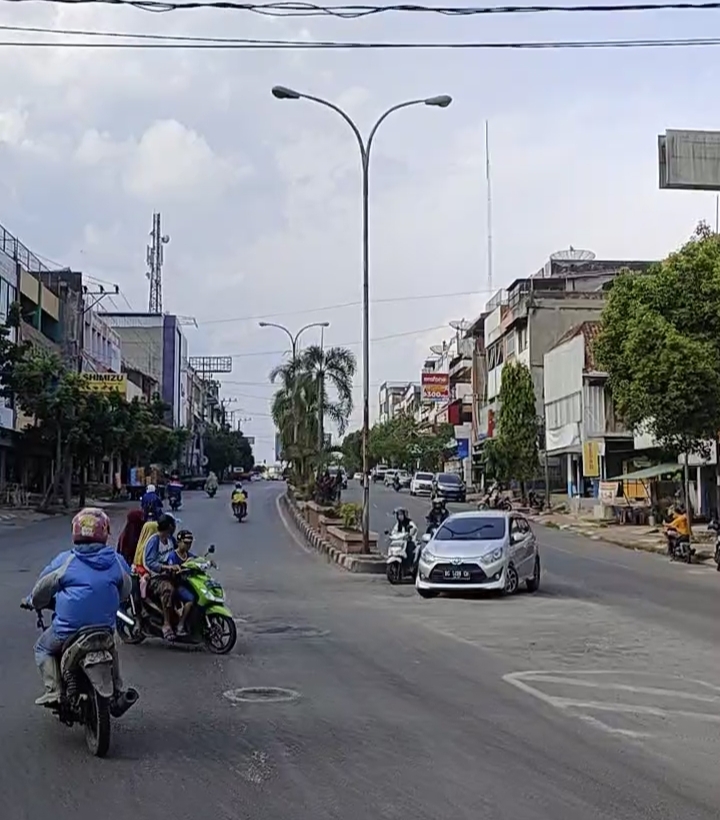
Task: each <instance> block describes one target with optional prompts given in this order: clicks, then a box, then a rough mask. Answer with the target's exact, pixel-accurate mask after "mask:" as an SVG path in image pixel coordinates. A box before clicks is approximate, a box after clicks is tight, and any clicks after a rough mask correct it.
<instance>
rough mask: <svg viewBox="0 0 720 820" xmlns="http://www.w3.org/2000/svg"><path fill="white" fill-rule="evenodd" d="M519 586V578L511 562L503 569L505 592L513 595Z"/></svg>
mask: <svg viewBox="0 0 720 820" xmlns="http://www.w3.org/2000/svg"><path fill="white" fill-rule="evenodd" d="M519 588H520V578H519V576H518V574H517V570H516V569H515V567H514V566H513V565H512V564H508V568H507V569H506V570H505V594H506V595H514V594H515V593H516V592H517V591H518V589H519Z"/></svg>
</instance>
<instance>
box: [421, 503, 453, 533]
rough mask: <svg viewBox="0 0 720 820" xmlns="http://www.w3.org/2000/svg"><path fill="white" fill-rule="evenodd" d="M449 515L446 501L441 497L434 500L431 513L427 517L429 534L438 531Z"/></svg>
mask: <svg viewBox="0 0 720 820" xmlns="http://www.w3.org/2000/svg"><path fill="white" fill-rule="evenodd" d="M449 515H450V513H449V511H448V508H447V506H446V505H445V499H444V498H440V497H439V496H436V497H435V498H433V500H432V504H431V507H430V512H429V513H428V514H427V515H426V516H425V520H426V521H427V525H428V526H427V532H431V531H432V530H436V529H437V528H438V527H439V526H440V525H441V524H442V522H443V521H444V520H445V519H446V518H447V517H448V516H449Z"/></svg>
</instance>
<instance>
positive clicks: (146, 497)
mask: <svg viewBox="0 0 720 820" xmlns="http://www.w3.org/2000/svg"><path fill="white" fill-rule="evenodd" d="M140 506H141V507H142V511H143V513H144V514H145V520H146V521H157V520H158V518H160V516H161V515H162V514H163V503H162V499H161V498H160V496H159V495H158V494H157V491H156V490H155V485H154V484H148V485H147V487H146V488H145V492H144V493H143V497H142V498H141V499H140Z"/></svg>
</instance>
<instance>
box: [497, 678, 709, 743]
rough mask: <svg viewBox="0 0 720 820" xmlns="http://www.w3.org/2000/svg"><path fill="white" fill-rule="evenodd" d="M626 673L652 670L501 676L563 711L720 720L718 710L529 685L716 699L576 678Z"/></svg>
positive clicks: (592, 720) (584, 717) (585, 717)
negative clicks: (569, 694)
mask: <svg viewBox="0 0 720 820" xmlns="http://www.w3.org/2000/svg"><path fill="white" fill-rule="evenodd" d="M626 674H630V675H632V674H635V675H643V676H645V677H647V676H648V675H649V674H651V673H647V672H625V671H623V670H621V669H615V670H610V669H603V670H593V671H590V670H587V671H586V670H578V671H566V672H542V671H526V672H511V673H509V674H507V675H503V680H504V681H505V682H506V683H509V684H511V685H512V686H515V687H516V688H517V689H520V690H521V691H522V692H525V693H526V694H528V695H532V696H533V697H534V698H537V699H538V700H541V701H542V702H543V703H547V704H548V705H549V706H553V707H554V708H556V709H560V710H563V711H567V710H578V711H582V710H587V711H599V712H611V713H615V714H627V715H647V716H651V717H658V718H673V717H679V718H691V719H693V720H701V721H705V722H708V723H720V712H718V713H707V712H692V711H688V710H685V709H666V708H660V707H658V706H640V705H636V704H630V703H610V702H606V701H597V700H577V699H574V698H565V697H559V696H556V695H549V694H547V692H543V691H542V690H541V689H537V688H536V687H535V686H532V685H531V682H532V683H559V684H563V685H567V686H586V687H589V688H596V689H601V690H602V691H607V690H613V691H625V692H628V693H633V694H647V695H656V696H660V697H673V698H676V699H678V700H680V699H684V700H695V701H699V702H700V703H710V704H713V703H718V702H719V700H720V699H718V698H716V697H706V696H703V695H694V694H692V693H690V692H682V691H678V690H672V689H662V688H657V687H644V686H630V685H628V684H614V683H606V682H605V681H602V680H598V682H597V683H592V682H591V681H583V680H579V679H578V677H577V676H579V675H596V676H606V675H626ZM658 677H662V678H670V679H674V680H677V681H682V682H683V683H693V684H696V685H702V686H705V687H708V688H711V689H713V690H714V691H717V689H718V687H716V686H714V685H713V684H710V683H707V682H706V681H698V680H694V679H688V678H682V677H673V676H666V675H660V676H658ZM578 717H579V718H580V719H581V720H584V721H585V722H587V723H591V724H593V725H597V724H598V723H600V724H602V721H597V718H593V717H592V716H589V715H578ZM604 727H605V724H603V725H602V726H599V727H598V728H604ZM608 729H610V730H612V727H607V728H606V729H605V730H606V731H607V730H608ZM612 731H613V732H614V733H617V734H625V735H627V736H628V737H633V736H640V735H638V733H633V732H630V731H629V730H612Z"/></svg>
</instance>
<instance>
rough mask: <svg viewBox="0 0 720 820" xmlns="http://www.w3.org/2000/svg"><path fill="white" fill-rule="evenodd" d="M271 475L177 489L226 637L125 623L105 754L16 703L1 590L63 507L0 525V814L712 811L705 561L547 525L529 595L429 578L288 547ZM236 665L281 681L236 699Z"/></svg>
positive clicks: (269, 817)
mask: <svg viewBox="0 0 720 820" xmlns="http://www.w3.org/2000/svg"><path fill="white" fill-rule="evenodd" d="M283 489H284V486H283V485H281V484H279V483H267V484H254V485H253V487H252V489H251V498H250V515H249V518H248V520H247V521H246V522H244V523H243V524H237V523H236V522H235V521H234V519H233V518H232V517H231V516H230V512H229V491H228V490H227V489H222V490H221V492H220V493H219V495H218V496H217V497H216V498H215V499H208V498H206V497H205V496H204V495H201V494H192V495H190V494H188V495H187V497H186V504H185V508H184V510H183V511H182V513H181V517H182V522H183V525H184V526H189V527H190V528H192V529H193V530H194V531H195V534H196V538H197V542H202V543H211V542H212V543H215V544H216V547H217V555H216V558H217V561H218V564H219V565H220V568H219V570H218V576H219V578H220V579H221V580H222V581H223V583H224V584H225V586H226V590H227V594H228V598H229V601H230V603H231V606H232V607H233V610H234V611H235V613H236V614H237V616H238V618H239V619H240V620H239V627H240V634H241V639H240V643H239V645H238V648H237V650H236V651H235V652H234V653H232V654H231V655H230V656H228V657H225V658H216V657H213V656H211V655H209V654H207V653H205V652H201V651H186V650H183V649H181V648H178V647H168V646H164V645H162V644H161V643H160V642H156V641H150V642H147V643H146V644H143V645H142V646H140V647H124V648H123V652H122V661H123V666H124V673H125V677H126V679H127V680H128V682H131V683H133V684H134V685H136V686H137V687H138V688H139V689H140V691H141V697H142V700H141V702H140V703H139V704H138V706H137V707H136V708H135V709H133V710H132V711H130V712H129V713H128V714H127V715H126V716H125V718H124V719H123V720H122V721H121V722H119V723H117V724H115V728H116V733H115V736H114V743H113V749H112V756H111V757H109V758H108V759H106V760H102V761H100V760H95V759H92V758H90V757H89V756H88V755H87V753H86V751H85V747H84V744H83V741H82V735H81V733H80V731H79V730H67V729H65V728H64V727H61V726H59V725H58V724H57V723H55V722H54V721H53V719H51V717H50V716H49V715H48V714H46V713H44V712H43V711H42V710H40V709H38V708H36V707H34V706H33V703H32V701H33V699H34V697H35V696H36V692H37V690H38V689H39V678H38V677H37V672H36V670H35V668H34V667H33V662H32V651H31V646H32V642H33V640H34V638H35V629H34V620H33V618H32V617H31V616H30V615H29V614H27V613H24V612H21V611H20V610H19V609H18V607H17V602H18V601H19V599H20V597H21V596H22V595H24V594H25V593H26V592H27V591H28V589H29V588H30V586H31V584H32V582H33V580H34V576H35V574H36V572H37V571H38V570H39V569H40V568H41V567H42V565H43V564H44V563H45V562H46V561H47V560H48V559H49V558H50V557H51V556H52V555H53V554H54V553H55V552H57V551H58V550H59V549H60V548H61V547H62V546H63V544H64V533H65V531H66V530H67V522H66V521H57V520H54V521H50V522H46V523H42V524H37V525H34V526H32V527H28V528H27V529H25V530H22V531H19V532H12V531H9V532H1V533H0V570H1V571H2V572H1V574H0V585H1V588H0V616H1V617H2V623H3V624H4V626H5V639H4V647H3V649H4V652H3V657H2V663H0V738H1V739H2V744H1V748H2V750H1V751H0V763H1V764H2V765H0V794H1V795H2V798H3V801H2V802H3V809H2V817H3V820H40V818H43V820H45V819H47V820H50V818H52V819H53V820H96V818H97V817H98V816H99V814H107V815H109V816H112V817H113V820H185V819H186V818H187V819H188V820H189V819H190V818H192V819H193V820H197V818H199V817H212V818H214V820H230V819H231V818H232V820H238V818H258V819H259V818H262V820H281V819H282V820H289V819H290V818H291V819H292V820H311V819H312V820H326V819H329V818H333V820H367V818H378V819H381V820H385V818H387V820H391V819H392V820H445V819H446V818H453V820H466V819H467V820H477V818H479V817H482V818H483V820H631V818H632V820H664V819H665V818H667V820H670V819H671V818H672V820H677V818H683V820H709V819H710V818H713V819H714V820H715V818H717V815H718V807H720V784H719V783H718V777H717V761H718V759H720V755H719V752H720V744H719V743H718V737H719V736H720V663H719V662H718V660H717V654H718V653H717V648H718V642H717V640H716V638H715V633H716V630H715V628H714V627H715V622H716V621H717V618H718V614H719V613H720V608H719V607H718V605H717V599H716V597H715V591H716V590H717V589H718V583H720V579H719V578H718V577H717V574H716V573H712V572H711V571H705V570H703V569H702V568H685V567H677V566H672V567H671V566H669V565H668V564H666V563H665V562H662V561H659V560H658V559H655V558H653V557H652V556H637V555H634V554H631V553H624V552H622V551H619V550H618V549H617V548H611V547H604V546H602V545H600V544H597V543H595V542H580V541H577V540H573V539H571V538H569V537H567V536H563V535H561V534H555V533H553V534H552V535H550V534H547V533H542V534H541V540H542V544H543V548H544V549H543V555H544V558H545V564H546V566H547V574H546V577H545V578H544V587H543V590H542V592H541V593H539V594H538V595H535V596H531V595H528V594H525V595H519V596H517V597H515V598H512V599H504V598H489V599H465V598H440V599H435V600H431V601H424V600H422V599H420V598H419V597H417V596H416V595H415V593H414V591H413V589H412V588H411V587H403V588H393V587H390V586H389V585H388V584H387V582H386V581H385V580H384V579H383V578H382V577H369V576H354V575H351V574H349V573H346V572H344V571H343V570H341V569H339V568H338V567H337V566H335V565H330V564H327V563H325V562H324V561H323V560H322V559H321V558H320V557H318V556H317V555H316V554H315V553H311V552H308V551H307V550H305V549H303V548H302V546H301V545H300V544H299V543H298V542H297V540H296V539H294V538H292V537H291V536H290V535H289V534H288V532H287V530H286V529H285V528H284V527H283V525H282V523H281V522H280V521H279V519H278V516H277V507H276V499H277V496H278V493H279V492H281V491H282V490H283ZM383 493H385V494H383ZM373 500H374V503H375V504H376V505H377V506H376V507H375V508H374V509H375V513H376V515H377V514H378V512H379V514H381V515H387V510H385V511H384V512H383V510H381V507H383V508H386V507H388V504H390V505H391V506H392V505H394V504H395V503H396V502H395V499H394V494H393V495H392V496H391V495H390V492H387V493H386V491H383V490H379V489H378V490H377V491H374V492H373ZM403 500H404V501H405V500H406V499H403ZM422 506H423V507H424V506H425V503H424V502H423V504H422ZM550 539H552V543H550ZM619 553H620V554H621V557H620V558H618V554H619ZM244 687H282V688H284V689H288V690H292V692H294V693H296V696H295V699H294V700H291V701H288V702H266V703H238V702H235V701H234V700H232V699H231V697H232V695H233V693H235V692H236V690H238V689H241V688H244ZM228 695H230V696H231V697H228Z"/></svg>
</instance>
